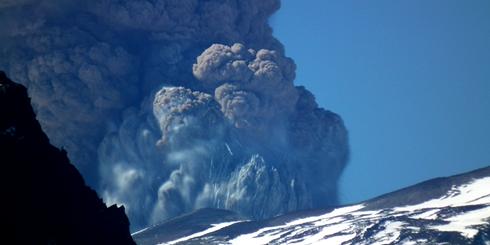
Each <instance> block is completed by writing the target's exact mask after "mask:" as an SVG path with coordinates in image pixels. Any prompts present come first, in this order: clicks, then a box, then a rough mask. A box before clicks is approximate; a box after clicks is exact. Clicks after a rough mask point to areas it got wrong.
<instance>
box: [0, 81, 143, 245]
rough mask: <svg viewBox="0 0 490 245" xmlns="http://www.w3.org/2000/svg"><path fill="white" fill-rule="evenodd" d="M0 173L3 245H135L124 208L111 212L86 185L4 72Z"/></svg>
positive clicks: (19, 87) (0, 87) (22, 89)
mask: <svg viewBox="0 0 490 245" xmlns="http://www.w3.org/2000/svg"><path fill="white" fill-rule="evenodd" d="M0 168H1V170H0V181H1V184H0V189H1V196H2V201H1V204H0V205H1V210H0V212H1V218H0V222H1V223H2V225H1V227H2V234H3V235H2V238H1V240H2V241H3V242H0V243H2V244H7V243H4V242H5V241H8V244H119V245H123V244H135V243H134V241H133V240H132V238H131V236H130V233H129V221H128V219H127V217H126V215H125V213H124V208H123V207H117V206H111V207H107V206H106V205H105V204H104V203H103V202H102V200H101V199H100V198H99V197H98V196H97V194H96V192H95V191H93V190H92V189H90V188H89V187H87V186H86V185H85V182H84V180H83V178H82V176H81V175H80V173H79V172H78V171H77V169H76V168H75V167H74V166H73V165H72V164H71V163H70V161H69V159H68V158H67V154H66V152H65V151H64V150H60V149H57V148H56V147H54V146H52V145H51V144H50V142H49V139H48V138H47V136H46V135H45V134H44V133H43V131H42V129H41V127H40V125H39V123H38V122H37V120H36V118H35V114H34V112H33V109H32V108H31V104H30V99H29V97H28V96H27V90H26V88H25V87H24V86H22V85H19V84H16V83H14V82H12V81H11V80H10V79H8V78H7V77H6V75H5V73H3V72H0ZM12 242H13V243H12Z"/></svg>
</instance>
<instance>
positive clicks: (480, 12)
mask: <svg viewBox="0 0 490 245" xmlns="http://www.w3.org/2000/svg"><path fill="white" fill-rule="evenodd" d="M271 24H272V26H273V27H274V34H275V36H276V37H278V38H279V39H280V40H281V41H282V43H284V45H285V47H286V54H287V55H288V56H290V57H292V58H294V59H295V61H296V64H297V65H298V70H297V79H296V84H301V85H305V86H306V87H307V88H309V89H310V90H311V91H312V92H313V93H314V94H315V95H316V97H317V100H318V102H319V104H320V105H321V106H322V107H324V108H327V109H330V110H332V111H335V112H337V113H339V114H340V115H341V116H342V117H343V118H344V121H345V123H346V125H347V128H348V129H349V131H350V142H351V150H352V156H351V161H350V165H349V166H348V168H347V169H346V171H345V173H344V176H343V178H342V181H341V200H342V201H343V202H344V203H350V202H356V201H361V200H363V199H367V198H370V197H374V196H376V195H379V194H383V193H385V192H388V191H392V190H395V189H398V188H401V187H404V186H408V185H411V184H415V183H417V182H420V181H422V180H426V179H430V178H434V177H439V176H446V175H452V174H457V173H461V172H464V171H469V170H473V169H476V168H479V167H483V166H488V165H490V1H489V0H471V1H467V0H410V1H408V0H378V1H350V0H328V1H327V0H283V7H282V9H281V10H280V11H279V12H278V13H277V14H276V15H275V16H274V17H273V19H272V20H271Z"/></svg>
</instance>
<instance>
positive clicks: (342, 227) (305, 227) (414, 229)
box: [230, 177, 490, 245]
mask: <svg viewBox="0 0 490 245" xmlns="http://www.w3.org/2000/svg"><path fill="white" fill-rule="evenodd" d="M488 187H490V177H487V178H483V179H479V180H475V181H473V182H471V183H468V184H466V185H462V186H459V187H453V188H452V189H451V191H449V192H448V193H447V195H445V196H443V197H441V198H439V199H433V200H430V201H427V202H424V203H421V204H417V205H412V206H405V207H397V208H393V209H380V210H364V209H363V205H362V204H361V205H355V206H347V207H343V208H338V209H335V210H334V211H332V212H330V213H327V214H325V215H321V216H318V217H308V218H304V219H300V220H295V221H293V222H290V223H287V224H285V225H282V226H276V227H267V228H263V229H261V230H258V231H256V232H254V233H250V234H245V235H241V236H239V237H237V238H235V239H233V240H231V241H230V243H231V244H237V245H241V244H292V243H294V244H342V243H343V242H350V243H355V244H373V243H378V244H392V243H398V242H403V243H410V242H417V240H414V239H412V238H411V237H416V235H417V233H421V232H422V233H423V232H430V231H431V230H432V231H438V232H448V231H450V232H457V233H460V234H461V235H463V236H464V237H467V238H470V239H471V238H473V237H474V236H475V235H476V234H477V233H478V228H477V227H476V226H478V225H483V224H485V223H488V220H489V218H490V188H488ZM461 208H463V209H465V210H468V211H467V212H464V211H463V212H461V211H458V210H459V209H461ZM403 233H405V234H403ZM407 233H408V234H410V235H408V236H407ZM362 238H367V239H362Z"/></svg>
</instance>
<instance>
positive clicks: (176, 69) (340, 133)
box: [0, 0, 348, 229]
mask: <svg viewBox="0 0 490 245" xmlns="http://www.w3.org/2000/svg"><path fill="white" fill-rule="evenodd" d="M279 6H280V2H279V0H248V1H242V0H226V1H222V0H208V1H198V0H88V1H84V2H83V3H77V4H74V2H72V1H66V0H40V1H30V0H24V1H1V2H0V29H1V30H2V32H1V33H0V44H1V46H0V69H3V70H6V71H7V73H9V76H11V77H12V78H13V79H15V80H16V81H19V82H21V83H23V84H24V85H26V86H27V87H28V88H29V92H30V95H31V97H32V103H33V105H34V107H35V109H36V111H37V115H38V118H39V120H40V122H41V124H42V126H43V128H44V130H45V131H46V132H47V134H48V135H49V137H50V138H51V140H52V142H53V143H54V144H56V145H57V146H60V147H63V148H65V149H66V150H67V151H68V152H69V155H70V157H71V158H72V159H73V162H74V163H75V164H76V165H77V167H78V168H79V169H80V170H81V172H82V174H83V175H84V177H85V178H86V179H87V180H88V183H89V184H90V185H92V186H93V187H94V188H96V189H97V190H98V192H99V193H100V194H101V195H102V196H103V197H104V198H105V200H106V201H108V202H110V203H120V204H124V205H125V206H126V210H127V212H128V215H129V217H130V220H131V222H132V225H133V229H136V228H138V227H142V226H146V225H148V224H151V223H154V222H158V221H161V220H163V219H166V218H170V217H174V216H176V215H179V214H182V213H184V212H188V211H191V210H194V209H197V208H201V207H215V208H226V209H231V210H235V211H237V212H239V213H241V214H242V215H244V216H248V217H250V218H264V217H270V216H274V215H277V214H280V213H284V212H287V211H291V210H297V209H305V208H315V207H322V206H325V205H331V204H335V203H337V181H338V178H339V176H340V174H341V172H342V170H343V168H344V167H345V164H346V162H347V157H348V146H347V132H346V130H345V128H344V125H343V123H342V120H341V119H340V117H339V116H337V115H336V114H334V113H332V112H329V111H326V110H323V109H321V108H318V106H317V104H316V103H315V99H314V97H313V95H312V94H311V93H310V92H308V91H307V90H306V89H305V88H303V87H295V86H294V84H293V80H294V79H295V64H294V62H293V61H292V60H291V59H290V58H287V57H285V55H284V50H283V47H282V45H281V44H280V43H279V42H278V41H277V40H276V39H275V38H274V37H273V36H272V30H271V28H270V27H269V25H268V23H267V21H268V18H269V17H270V16H271V15H272V14H273V13H274V11H276V10H277V9H278V8H279Z"/></svg>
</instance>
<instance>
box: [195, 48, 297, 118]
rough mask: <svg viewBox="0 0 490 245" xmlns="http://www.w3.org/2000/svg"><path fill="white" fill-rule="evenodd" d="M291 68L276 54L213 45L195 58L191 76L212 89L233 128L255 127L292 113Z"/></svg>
mask: <svg viewBox="0 0 490 245" xmlns="http://www.w3.org/2000/svg"><path fill="white" fill-rule="evenodd" d="M295 68H296V66H295V64H294V62H293V61H292V60H291V59H289V58H286V57H284V56H282V55H281V54H279V53H277V52H276V51H272V50H267V49H261V50H259V51H255V50H253V49H247V48H245V46H243V45H242V44H234V45H232V46H231V47H229V46H226V45H222V44H214V45H212V46H211V47H210V48H208V49H207V50H205V51H204V52H203V53H202V54H201V55H200V56H199V57H197V63H196V64H194V66H193V72H194V76H195V77H196V78H197V79H199V80H201V81H203V82H204V83H205V86H206V87H208V88H211V89H215V92H214V94H215V98H216V100H217V101H218V102H219V103H220V104H221V108H222V111H223V113H224V114H225V116H226V117H228V118H229V119H230V120H232V121H233V122H234V123H235V126H237V127H254V126H255V127H256V126H258V125H259V124H263V125H267V124H269V123H270V121H271V120H274V119H277V117H281V116H283V115H287V114H288V113H291V112H292V111H293V110H294V105H295V104H296V99H297V93H296V90H295V88H294V85H293V80H294V77H295ZM223 82H226V83H225V84H223Z"/></svg>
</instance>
